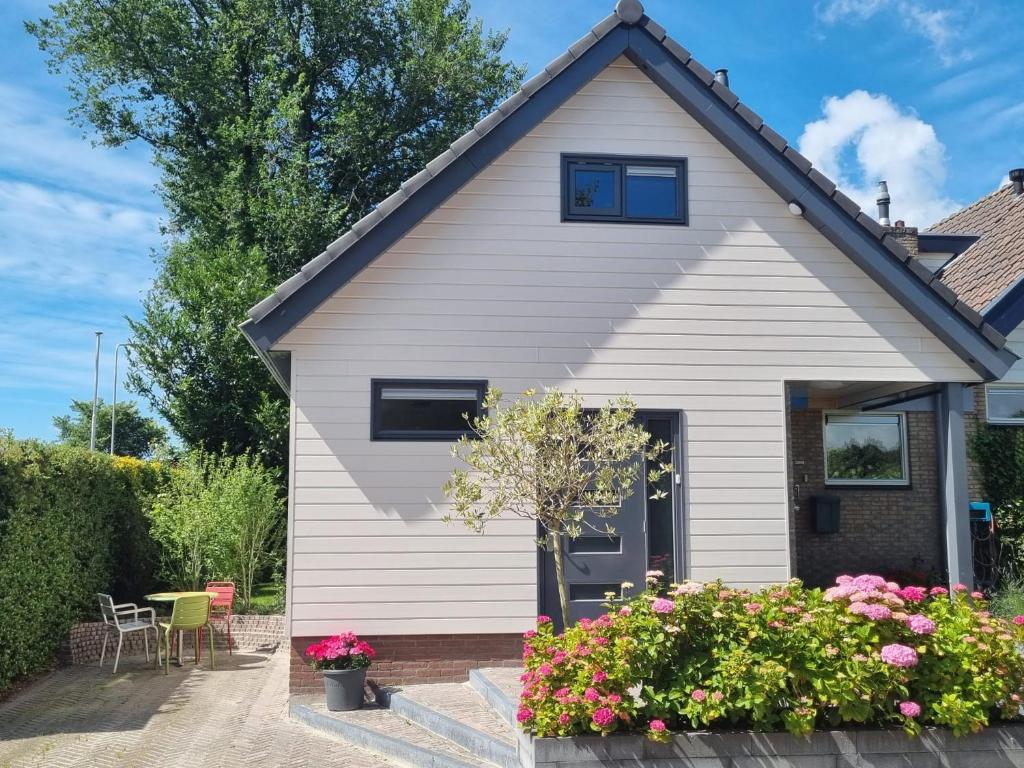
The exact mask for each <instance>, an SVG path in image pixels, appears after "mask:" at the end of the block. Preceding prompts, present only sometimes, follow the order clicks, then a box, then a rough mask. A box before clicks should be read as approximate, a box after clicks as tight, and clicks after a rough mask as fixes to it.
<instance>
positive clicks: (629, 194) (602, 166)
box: [562, 155, 687, 224]
mask: <svg viewBox="0 0 1024 768" xmlns="http://www.w3.org/2000/svg"><path fill="white" fill-rule="evenodd" d="M562 221H606V222H620V223H622V222H626V223H637V224H686V223H687V221H686V160H685V159H683V158H666V157H623V156H619V155H562Z"/></svg>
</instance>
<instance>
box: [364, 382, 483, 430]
mask: <svg viewBox="0 0 1024 768" xmlns="http://www.w3.org/2000/svg"><path fill="white" fill-rule="evenodd" d="M486 389H487V382H486V381H430V380H401V381H383V380H375V381H373V382H372V384H371V390H372V393H371V396H372V403H371V408H370V414H371V415H370V418H371V421H372V429H371V437H372V439H374V440H457V439H458V438H459V437H461V436H462V435H465V434H469V433H470V431H471V430H470V423H471V422H472V420H473V419H475V418H476V417H478V416H480V415H481V414H482V412H483V399H484V392H485V391H486Z"/></svg>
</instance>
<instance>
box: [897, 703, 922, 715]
mask: <svg viewBox="0 0 1024 768" xmlns="http://www.w3.org/2000/svg"><path fill="white" fill-rule="evenodd" d="M900 714H901V715H903V716H904V717H920V715H921V705H920V704H918V703H917V702H916V701H901V702H900Z"/></svg>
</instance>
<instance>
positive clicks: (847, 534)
mask: <svg viewBox="0 0 1024 768" xmlns="http://www.w3.org/2000/svg"><path fill="white" fill-rule="evenodd" d="M789 421H790V433H789V434H790V438H789V451H790V469H791V477H790V481H791V483H792V488H791V489H790V491H791V494H792V498H793V500H794V502H795V506H794V510H793V516H792V526H793V534H794V538H795V540H796V563H797V566H796V571H797V575H798V576H799V577H800V578H801V579H803V580H804V581H805V582H806V583H808V584H810V585H814V586H823V585H829V584H831V583H832V582H833V580H834V579H835V577H836V576H838V575H839V574H842V573H882V574H887V575H891V576H894V577H895V576H898V575H900V574H901V572H907V571H910V570H915V571H917V570H920V571H924V572H925V573H926V574H929V575H930V576H931V577H932V578H935V577H937V576H938V575H939V574H941V573H942V571H943V570H944V554H943V551H944V550H943V543H942V507H941V500H940V497H939V472H938V453H937V448H936V442H935V441H936V434H935V424H936V422H935V414H934V413H925V412H909V413H907V439H908V442H909V449H910V479H911V485H910V487H909V488H887V487H874V488H871V487H848V486H847V487H842V486H840V487H836V486H828V487H826V486H825V456H824V448H823V445H822V440H823V436H822V412H821V411H820V410H815V409H808V410H794V411H792V412H791V413H790V414H789ZM822 493H824V494H828V495H832V496H837V497H839V499H840V501H839V508H840V532H839V533H836V534H819V533H815V531H814V521H813V518H812V514H813V506H812V503H811V497H812V496H814V495H816V494H822Z"/></svg>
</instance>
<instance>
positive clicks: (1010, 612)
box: [989, 581, 1024, 619]
mask: <svg viewBox="0 0 1024 768" xmlns="http://www.w3.org/2000/svg"><path fill="white" fill-rule="evenodd" d="M989 608H991V610H992V613H993V614H995V615H996V616H999V617H1001V618H1004V619H1012V618H1013V617H1014V616H1021V615H1024V582H1021V581H1013V582H1008V583H1006V584H1003V585H1002V586H1001V587H999V590H998V591H997V592H996V593H995V594H994V595H992V599H991V600H990V601H989Z"/></svg>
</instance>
